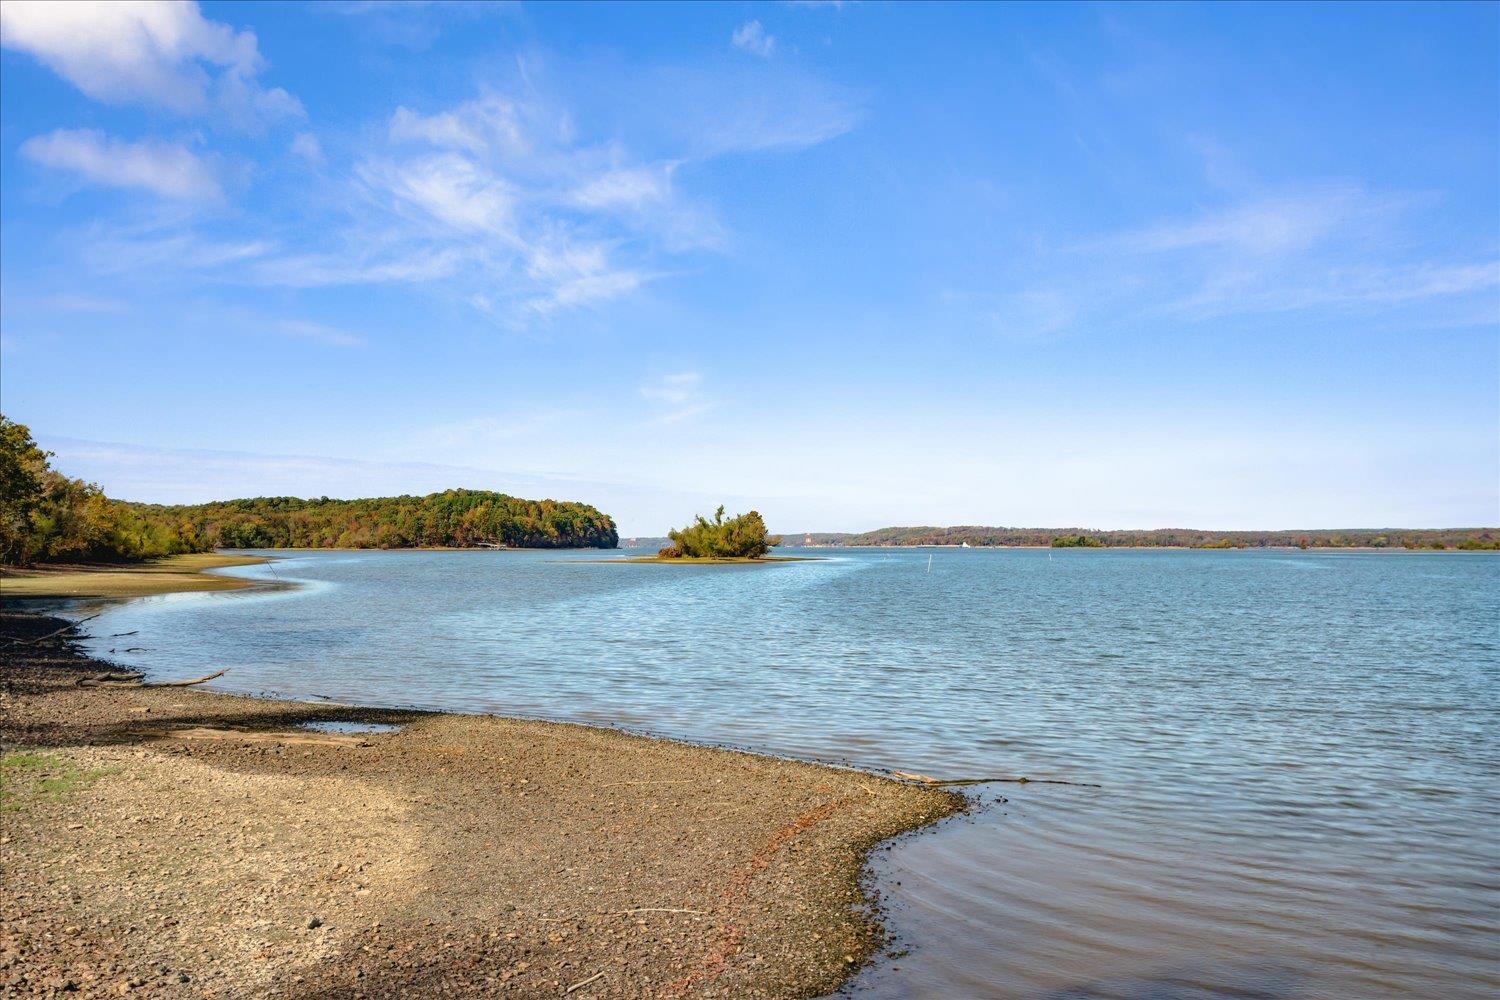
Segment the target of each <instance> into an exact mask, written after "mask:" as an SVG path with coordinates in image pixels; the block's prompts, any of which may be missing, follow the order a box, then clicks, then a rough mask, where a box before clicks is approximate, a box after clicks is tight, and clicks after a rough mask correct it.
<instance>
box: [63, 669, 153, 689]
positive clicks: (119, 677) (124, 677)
mask: <svg viewBox="0 0 1500 1000" xmlns="http://www.w3.org/2000/svg"><path fill="white" fill-rule="evenodd" d="M143 677H145V674H142V673H140V672H139V671H136V670H130V671H119V672H116V673H108V674H90V675H89V676H88V677H80V678H78V680H77V681H76V682H75V683H76V684H77V685H78V686H79V687H97V686H98V685H99V684H100V683H102V682H104V681H114V682H116V683H121V682H123V683H135V682H136V681H139V680H141V679H142V678H143Z"/></svg>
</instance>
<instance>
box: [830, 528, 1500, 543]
mask: <svg viewBox="0 0 1500 1000" xmlns="http://www.w3.org/2000/svg"><path fill="white" fill-rule="evenodd" d="M807 537H810V538H811V539H812V541H813V544H815V545H962V544H963V543H965V542H967V543H968V544H969V545H971V546H996V547H1004V546H1043V547H1045V546H1051V547H1053V548H1157V547H1165V548H1188V549H1257V548H1303V549H1344V548H1374V549H1386V548H1390V549H1396V548H1405V549H1500V528H1347V529H1338V530H1313V531H1204V530H1200V529H1196V528H1155V529H1150V530H1116V531H1095V530H1090V529H1086V528H991V527H983V526H979V525H958V526H956V527H950V528H939V527H931V526H922V527H909V528H880V529H878V530H876V531H867V532H864V533H862V534H832V533H826V534H820V533H813V534H811V535H809V536H807Z"/></svg>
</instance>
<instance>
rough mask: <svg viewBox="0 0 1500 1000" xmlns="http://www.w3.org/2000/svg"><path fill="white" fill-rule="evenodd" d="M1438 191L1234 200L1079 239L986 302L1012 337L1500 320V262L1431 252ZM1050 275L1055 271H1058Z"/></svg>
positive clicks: (1330, 192) (1340, 190) (1488, 256)
mask: <svg viewBox="0 0 1500 1000" xmlns="http://www.w3.org/2000/svg"><path fill="white" fill-rule="evenodd" d="M1432 204H1434V198H1433V197H1432V196H1430V195H1426V194H1414V193H1408V192H1373V191H1370V190H1368V189H1366V188H1364V187H1362V186H1359V185H1352V184H1330V185H1322V186H1311V187H1306V188H1303V189H1300V190H1295V191H1285V192H1279V193H1276V194H1271V195H1256V196H1250V197H1242V198H1239V199H1228V200H1225V201H1224V202H1222V203H1220V204H1218V205H1215V206H1208V207H1203V208H1200V209H1198V210H1197V211H1195V212H1192V213H1189V214H1184V215H1181V216H1178V217H1175V218H1169V219H1164V220H1161V221H1158V222H1154V223H1150V224H1146V225H1142V226H1138V227H1135V228H1132V229H1127V230H1123V231H1120V232H1116V233H1113V234H1108V235H1105V236H1102V237H1097V238H1095V239H1092V240H1088V241H1084V242H1079V243H1075V244H1073V245H1071V246H1067V247H1064V248H1062V249H1061V250H1058V251H1055V252H1053V253H1052V254H1051V255H1048V256H1047V257H1046V258H1044V259H1043V260H1042V261H1041V262H1040V264H1039V265H1038V267H1037V268H1036V269H1035V270H1036V271H1038V272H1039V273H1040V276H1039V278H1038V279H1036V280H1038V281H1039V283H1037V284H1033V285H1032V286H1031V287H1021V288H1019V289H1015V290H1012V291H1010V292H1004V293H1002V292H994V293H991V294H989V295H987V296H983V297H982V299H983V300H984V301H985V302H987V303H988V304H987V305H986V306H985V308H987V309H988V311H989V312H990V313H991V318H992V320H993V323H994V327H995V329H997V330H1000V331H1002V332H1004V333H1006V334H1009V335H1014V334H1015V333H1016V332H1017V331H1026V330H1032V331H1038V332H1041V333H1044V334H1046V335H1048V336H1060V335H1064V334H1065V333H1066V332H1067V331H1068V330H1069V329H1070V328H1073V327H1075V326H1079V325H1083V324H1088V325H1090V326H1099V325H1106V324H1111V323H1115V322H1118V321H1121V320H1130V319H1141V318H1146V317H1152V316H1155V317H1163V316H1171V317H1174V318H1177V319H1186V320H1190V321H1204V320H1209V319H1214V318H1220V317H1228V316H1254V315H1268V314H1274V313H1283V314H1284V313H1296V312H1305V313H1309V314H1312V313H1318V312H1322V313H1327V314H1330V315H1333V314H1339V315H1358V314H1366V315H1368V314H1374V313H1375V312H1377V311H1384V312H1389V313H1394V311H1395V310H1398V309H1401V310H1406V313H1404V314H1403V316H1404V320H1403V321H1404V322H1408V323H1409V322H1418V323H1421V324H1424V325H1433V326H1445V325H1450V324H1453V323H1457V324H1460V325H1462V324H1466V323H1472V322H1474V320H1475V317H1476V316H1483V315H1486V310H1487V313H1488V314H1489V315H1490V316H1492V320H1490V321H1497V320H1500V295H1497V290H1500V260H1497V259H1496V258H1495V257H1494V255H1493V248H1490V250H1489V252H1488V253H1486V252H1483V251H1479V252H1475V253H1471V254H1470V255H1468V256H1465V255H1463V254H1462V253H1461V252H1456V251H1455V250H1453V249H1449V248H1443V249H1442V250H1435V249H1427V250H1424V249H1423V241H1422V239H1421V236H1420V233H1421V229H1422V224H1421V213H1422V211H1423V210H1424V209H1426V208H1428V207H1430V206H1431V205H1432ZM1049 271H1050V272H1051V273H1050V274H1049V273H1047V272H1049Z"/></svg>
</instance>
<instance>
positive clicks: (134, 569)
mask: <svg viewBox="0 0 1500 1000" xmlns="http://www.w3.org/2000/svg"><path fill="white" fill-rule="evenodd" d="M265 561H266V560H265V559H264V558H262V557H260V556H239V555H228V554H226V553H221V552H198V553H193V554H191V555H182V556H169V557H167V558H166V559H153V560H152V561H150V562H145V563H135V564H131V565H119V566H111V565H100V564H97V563H91V564H85V565H53V566H35V567H30V568H28V569H15V568H12V567H8V566H7V567H4V568H0V593H3V594H4V596H5V597H7V598H13V597H71V598H101V597H102V598H114V597H145V596H147V595H149V594H170V593H178V592H183V591H203V590H239V589H240V588H242V587H248V586H252V585H253V584H254V581H249V580H242V579H239V578H237V577H232V576H222V575H218V574H210V573H205V572H204V570H210V569H222V568H224V567H226V566H249V565H251V564H253V563H263V562H265Z"/></svg>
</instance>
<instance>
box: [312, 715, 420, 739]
mask: <svg viewBox="0 0 1500 1000" xmlns="http://www.w3.org/2000/svg"><path fill="white" fill-rule="evenodd" d="M297 728H298V729H306V730H308V731H310V732H314V733H352V734H355V735H359V736H368V735H370V734H372V733H396V732H400V731H401V727H400V726H395V725H392V724H391V723H389V722H348V721H344V720H342V719H322V720H318V721H316V722H299V723H298V724H297Z"/></svg>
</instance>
